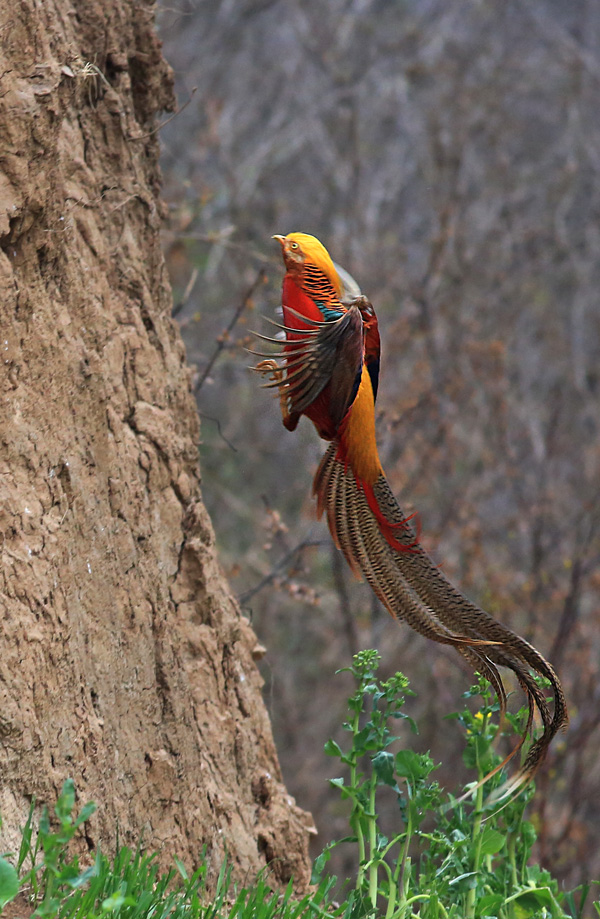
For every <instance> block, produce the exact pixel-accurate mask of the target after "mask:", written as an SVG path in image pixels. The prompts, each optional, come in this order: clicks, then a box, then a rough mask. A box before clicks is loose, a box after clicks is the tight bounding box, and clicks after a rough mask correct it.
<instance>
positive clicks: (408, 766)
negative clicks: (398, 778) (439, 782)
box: [396, 750, 433, 784]
mask: <svg viewBox="0 0 600 919" xmlns="http://www.w3.org/2000/svg"><path fill="white" fill-rule="evenodd" d="M432 769H433V760H432V759H431V757H429V756H427V754H419V753H415V752H414V751H413V750H400V751H399V752H398V753H396V772H397V773H398V775H402V776H404V777H405V778H407V779H410V780H411V781H412V782H413V783H415V784H416V783H417V782H418V781H419V780H421V779H424V778H426V777H427V776H428V775H429V773H430V772H431V770H432Z"/></svg>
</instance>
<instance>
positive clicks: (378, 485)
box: [313, 442, 567, 800]
mask: <svg viewBox="0 0 600 919" xmlns="http://www.w3.org/2000/svg"><path fill="white" fill-rule="evenodd" d="M313 491H314V493H315V495H316V497H317V508H318V513H319V514H323V513H326V515H327V521H328V524H329V529H330V531H331V533H332V536H333V538H334V540H335V542H336V545H337V546H338V547H339V548H340V549H341V550H342V552H343V553H344V555H345V557H346V560H347V562H348V564H349V565H350V567H351V569H352V570H353V572H354V573H355V574H357V575H360V574H362V575H363V576H364V577H365V579H366V580H367V581H368V582H369V584H370V585H371V587H372V589H373V591H374V592H375V594H376V595H377V596H378V597H379V599H380V600H381V602H382V603H383V604H384V606H385V607H386V608H387V609H388V611H389V612H390V613H391V614H392V616H394V617H395V618H397V619H403V620H405V621H406V622H407V623H408V625H410V626H411V628H413V629H415V631H417V632H419V633H420V634H422V635H425V636H426V637H427V638H430V639H432V640H433V641H436V642H439V643H441V644H447V645H452V646H454V647H456V649H457V650H458V651H459V653H460V654H462V656H463V657H464V658H465V659H466V660H467V661H468V662H469V664H470V665H471V666H473V668H474V669H477V670H479V671H480V672H481V673H482V674H483V675H484V676H485V677H486V678H487V679H488V680H489V682H490V683H491V684H492V686H493V687H494V689H495V691H496V693H497V695H498V698H499V701H500V708H501V712H502V713H504V710H505V708H506V692H505V689H504V685H503V682H502V678H501V676H500V673H499V671H498V667H499V666H501V667H506V668H507V669H509V670H511V671H512V672H513V673H514V674H515V676H516V678H517V680H518V682H519V684H520V686H521V688H522V689H523V692H524V693H525V696H526V698H527V702H528V706H529V718H528V724H527V726H526V729H525V732H524V734H523V736H522V738H521V740H520V742H519V744H518V745H517V746H516V748H515V749H514V750H513V751H512V753H511V754H509V757H507V760H508V759H510V758H511V757H512V756H514V755H515V754H516V753H517V752H518V751H519V750H520V749H521V747H522V745H523V743H524V742H525V739H526V737H527V735H528V733H529V730H530V728H531V727H532V725H533V720H534V715H535V712H536V711H537V712H538V714H539V716H540V718H541V721H542V728H543V730H542V734H541V735H540V736H539V737H538V738H537V739H536V740H535V741H534V742H533V743H532V745H531V747H530V748H529V751H528V753H527V756H526V759H525V762H524V763H523V765H522V767H521V769H520V770H519V772H518V773H517V775H516V776H515V777H514V778H513V779H511V780H510V781H509V782H507V783H506V786H505V787H504V786H503V788H502V789H500V790H499V791H497V792H496V793H495V798H496V800H500V799H501V798H504V797H506V796H507V795H511V794H516V793H517V792H518V791H519V790H520V788H521V787H523V786H524V785H525V784H527V782H529V781H530V780H531V778H532V777H533V776H534V774H535V772H536V771H537V769H538V768H539V766H540V764H541V762H542V761H543V759H544V757H545V754H546V751H547V749H548V747H549V745H550V742H551V741H552V739H553V737H554V736H555V735H556V733H557V732H558V731H559V730H560V728H561V727H563V726H564V725H565V724H566V723H567V707H566V700H565V696H564V693H563V690H562V686H561V684H560V681H559V679H558V677H557V675H556V673H555V672H554V670H553V668H552V666H551V665H550V664H549V663H548V661H546V660H545V658H544V657H542V655H541V654H540V653H539V652H538V651H536V649H535V648H534V647H533V646H532V645H531V644H529V642H527V641H525V639H523V638H521V637H520V636H518V635H516V634H515V633H514V632H512V631H511V630H510V629H508V628H507V627H506V626H504V625H502V624H501V623H500V622H498V621H497V620H495V619H494V618H493V617H492V616H490V615H489V613H486V612H485V610H482V609H480V607H478V606H476V605H475V604H474V603H472V602H471V601H470V600H468V599H467V598H466V597H465V596H464V595H463V594H462V593H461V592H460V591H459V590H457V589H456V588H455V587H454V585H453V584H451V582H450V581H449V580H448V579H447V578H446V576H445V575H444V574H443V572H442V571H441V570H440V568H439V567H438V566H437V565H436V564H435V563H434V562H433V560H432V559H431V558H430V556H429V555H428V554H427V553H426V552H425V551H424V549H423V548H422V547H421V545H420V544H419V543H418V540H417V538H416V536H415V533H414V532H413V530H412V527H411V526H410V524H409V522H408V520H407V518H406V517H405V516H404V514H403V513H402V511H401V509H400V507H399V506H398V504H397V502H396V499H395V498H394V496H393V493H392V491H391V489H390V487H389V485H388V483H387V480H386V479H385V476H384V475H383V474H381V475H380V476H379V477H378V478H377V480H376V481H375V482H374V484H372V485H370V484H368V483H366V482H364V481H361V480H360V479H359V478H358V477H357V476H356V475H355V473H354V472H353V470H352V469H351V468H350V465H349V464H348V462H347V459H346V457H345V456H344V449H343V443H342V444H340V443H339V442H337V443H333V444H331V445H330V447H329V448H328V450H327V452H326V453H325V455H324V457H323V459H322V461H321V464H320V466H319V469H318V470H317V474H316V476H315V480H314V483H313ZM532 671H533V673H532ZM533 674H538V675H541V676H543V677H545V678H546V679H547V680H548V681H549V682H550V685H551V689H552V694H553V702H554V707H553V711H551V710H550V707H549V706H548V703H547V701H546V695H545V692H544V690H543V689H542V688H541V687H540V686H539V685H538V683H537V682H536V680H535V678H534V675H533Z"/></svg>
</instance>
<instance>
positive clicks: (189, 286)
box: [171, 268, 200, 318]
mask: <svg viewBox="0 0 600 919" xmlns="http://www.w3.org/2000/svg"><path fill="white" fill-rule="evenodd" d="M199 274H200V269H199V268H194V270H193V271H192V274H191V277H190V279H189V281H188V283H187V287H186V289H185V290H184V292H183V297H182V298H181V300H180V301H179V303H175V304H174V306H173V312H172V313H171V316H173V318H174V317H175V316H178V315H179V313H180V312H181V310H182V309H183V307H184V306H185V305H186V303H187V302H188V300H189V299H190V296H191V293H192V291H193V289H194V287H195V285H196V281H197V280H198V275H199Z"/></svg>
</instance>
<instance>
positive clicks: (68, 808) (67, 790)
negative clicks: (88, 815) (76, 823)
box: [54, 779, 75, 823]
mask: <svg viewBox="0 0 600 919" xmlns="http://www.w3.org/2000/svg"><path fill="white" fill-rule="evenodd" d="M74 807H75V783H74V782H73V779H66V780H65V783H64V785H63V787H62V791H61V793H60V797H59V799H58V801H57V802H56V807H55V808H54V813H55V814H56V816H57V817H58V819H59V820H60V822H61V823H64V822H70V817H71V813H72V811H73V808H74Z"/></svg>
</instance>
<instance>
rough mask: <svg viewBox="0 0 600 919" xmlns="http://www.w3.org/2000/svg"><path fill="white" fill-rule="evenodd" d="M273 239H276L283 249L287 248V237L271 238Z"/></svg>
mask: <svg viewBox="0 0 600 919" xmlns="http://www.w3.org/2000/svg"><path fill="white" fill-rule="evenodd" d="M271 239H276V240H277V242H278V243H279V245H280V246H281V248H282V249H283V247H284V246H285V236H277V235H275V236H271Z"/></svg>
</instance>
